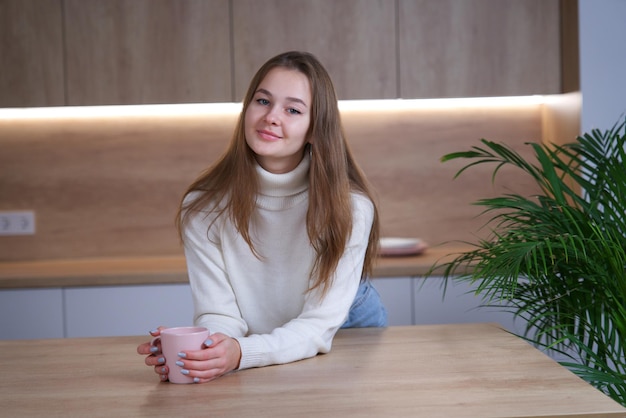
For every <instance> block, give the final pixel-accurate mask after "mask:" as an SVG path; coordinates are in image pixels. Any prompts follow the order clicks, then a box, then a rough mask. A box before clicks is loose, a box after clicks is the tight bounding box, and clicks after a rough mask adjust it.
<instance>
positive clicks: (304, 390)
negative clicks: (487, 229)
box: [0, 324, 626, 418]
mask: <svg viewBox="0 0 626 418" xmlns="http://www.w3.org/2000/svg"><path fill="white" fill-rule="evenodd" d="M146 339H147V337H107V338H83V339H53V340H30V341H0V353H1V356H0V405H1V406H0V415H2V416H7V417H13V416H15V417H17V416H19V417H29V416H47V417H51V416H63V417H66V416H90V417H93V416H107V417H126V416H151V417H155V416H180V417H191V416H203V417H208V416H211V417H213V416H219V417H226V416H234V417H247V416H255V417H259V416H261V417H264V416H268V417H269V416H271V417H277V416H288V417H296V416H303V417H325V416H332V417H346V416H360V417H364V416H365V417H367V416H371V417H398V416H410V417H429V418H436V417H446V418H449V417H456V418H463V417H481V418H489V417H522V416H523V417H579V418H580V417H626V409H624V408H622V407H621V406H620V405H619V404H617V403H616V402H614V401H613V400H611V399H610V398H608V397H606V396H605V395H604V394H602V393H601V392H599V391H598V390H596V389H594V388H593V387H591V386H590V385H588V384H587V383H585V382H584V381H582V380H581V379H579V378H578V377H576V376H575V375H573V374H572V373H570V372H569V371H568V370H566V369H565V368H563V367H561V366H559V365H558V364H557V363H555V362H554V361H552V360H551V359H549V358H548V357H547V356H545V355H544V354H543V353H541V352H539V351H538V350H536V349H535V348H533V347H531V346H530V345H528V344H527V343H526V342H524V341H523V340H521V339H519V338H517V337H515V336H513V335H511V334H509V333H507V332H506V331H504V330H502V329H500V328H499V327H498V326H496V325H494V324H460V325H427V326H407V327H390V328H386V329H380V328H369V329H351V330H341V331H339V333H338V334H337V337H336V338H335V343H334V347H333V350H332V351H331V353H330V354H326V355H319V356H317V357H314V358H311V359H307V360H303V361H299V362H295V363H291V364H286V365H280V366H271V367H264V368H259V369H249V370H243V371H239V372H235V373H231V374H229V375H227V376H224V377H222V378H220V379H218V380H216V381H213V382H210V383H207V384H200V385H195V384H191V385H176V384H171V383H160V382H159V381H158V379H157V376H156V375H155V374H154V372H153V370H152V369H151V368H149V367H147V366H145V365H144V364H143V359H142V357H141V356H139V355H138V354H136V351H135V349H136V346H137V344H139V343H140V342H142V341H144V340H146Z"/></svg>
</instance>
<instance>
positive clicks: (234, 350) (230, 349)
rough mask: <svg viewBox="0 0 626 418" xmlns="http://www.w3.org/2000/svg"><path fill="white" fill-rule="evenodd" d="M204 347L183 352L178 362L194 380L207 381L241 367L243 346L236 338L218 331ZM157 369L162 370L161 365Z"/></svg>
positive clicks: (197, 381) (184, 371)
mask: <svg viewBox="0 0 626 418" xmlns="http://www.w3.org/2000/svg"><path fill="white" fill-rule="evenodd" d="M203 347H205V348H203V349H202V350H195V351H185V352H183V353H181V354H182V355H181V356H180V358H179V359H178V361H177V362H176V363H177V364H178V365H179V366H181V367H182V368H183V373H184V374H186V375H187V376H190V377H193V378H194V382H196V383H205V382H208V381H210V380H213V379H216V378H218V377H220V376H222V375H225V374H226V373H229V372H231V371H233V370H236V369H237V368H238V367H239V361H240V360H241V347H240V346H239V342H238V341H237V340H236V339H234V338H231V337H228V336H226V335H224V334H222V333H219V332H218V333H215V334H212V335H210V336H209V339H208V340H207V341H205V343H204V345H203ZM146 364H148V361H147V359H146ZM156 370H160V369H159V365H156ZM157 373H159V372H158V371H157Z"/></svg>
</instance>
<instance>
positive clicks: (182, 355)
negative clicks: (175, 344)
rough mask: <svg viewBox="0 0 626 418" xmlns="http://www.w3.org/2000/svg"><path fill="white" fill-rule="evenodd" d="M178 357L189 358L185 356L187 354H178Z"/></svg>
mask: <svg viewBox="0 0 626 418" xmlns="http://www.w3.org/2000/svg"><path fill="white" fill-rule="evenodd" d="M178 357H180V358H187V354H185V353H178Z"/></svg>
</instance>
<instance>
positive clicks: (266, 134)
mask: <svg viewBox="0 0 626 418" xmlns="http://www.w3.org/2000/svg"><path fill="white" fill-rule="evenodd" d="M257 133H258V134H259V136H260V137H261V138H263V139H265V140H266V141H277V140H279V139H280V136H278V135H276V134H275V133H273V132H271V131H266V130H265V129H259V130H258V131H257Z"/></svg>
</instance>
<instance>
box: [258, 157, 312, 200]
mask: <svg viewBox="0 0 626 418" xmlns="http://www.w3.org/2000/svg"><path fill="white" fill-rule="evenodd" d="M310 166H311V157H310V156H309V153H308V152H305V153H304V158H302V161H300V164H298V166H297V167H296V168H294V169H293V170H292V171H290V172H288V173H284V174H274V173H270V172H269V171H266V170H265V169H264V168H263V167H261V166H260V165H259V164H258V163H257V165H256V172H257V175H258V177H259V194H261V195H263V196H268V197H288V196H294V195H297V194H299V193H302V192H304V191H306V190H307V189H308V188H309V167H310Z"/></svg>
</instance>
